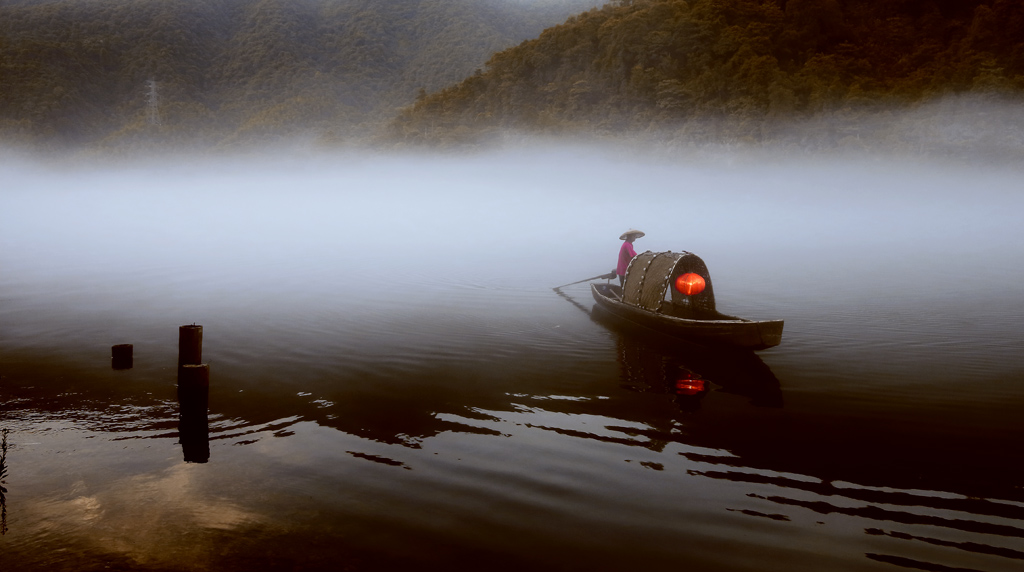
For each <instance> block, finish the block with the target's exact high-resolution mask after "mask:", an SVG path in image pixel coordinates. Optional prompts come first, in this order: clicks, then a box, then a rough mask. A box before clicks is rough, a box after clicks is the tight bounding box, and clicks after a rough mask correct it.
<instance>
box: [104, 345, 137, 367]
mask: <svg viewBox="0 0 1024 572" xmlns="http://www.w3.org/2000/svg"><path fill="white" fill-rule="evenodd" d="M133 351H134V346H132V344H117V345H116V346H113V347H111V348H110V359H111V361H110V366H111V367H112V368H114V369H131V368H132V365H133V363H134V359H133V357H132V352H133Z"/></svg>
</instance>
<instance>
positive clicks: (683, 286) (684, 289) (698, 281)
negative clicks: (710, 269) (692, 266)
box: [676, 272, 704, 296]
mask: <svg viewBox="0 0 1024 572" xmlns="http://www.w3.org/2000/svg"><path fill="white" fill-rule="evenodd" d="M676 290H679V291H680V292H681V293H683V294H686V295H687V296H693V295H695V294H700V293H701V292H703V291H704V278H703V277H701V275H700V274H694V273H693V272H687V273H686V274H680V275H679V277H678V278H676Z"/></svg>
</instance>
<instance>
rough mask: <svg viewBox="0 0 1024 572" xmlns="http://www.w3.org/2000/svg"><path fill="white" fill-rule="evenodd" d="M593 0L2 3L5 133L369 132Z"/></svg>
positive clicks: (141, 136)
mask: <svg viewBox="0 0 1024 572" xmlns="http://www.w3.org/2000/svg"><path fill="white" fill-rule="evenodd" d="M598 4H600V2H599V1H596V0H388V1H386V2H381V1H374V0H305V1H302V2H296V1H294V0H188V1H177V2H169V1H165V0H20V1H19V0H5V1H0V56H2V57H0V143H2V142H8V143H11V142H13V143H19V144H28V145H33V146H43V147H46V146H53V145H65V144H71V145H108V146H121V145H131V144H141V143H142V142H144V141H149V140H150V139H154V138H155V140H158V141H162V142H165V143H166V142H171V143H173V142H182V143H186V142H187V143H195V142H206V143H208V144H218V143H245V142H250V141H265V140H273V139H274V138H279V137H293V136H297V135H302V134H308V135H309V136H312V137H324V136H327V137H331V136H333V137H337V138H345V137H348V136H355V135H359V134H365V133H367V132H370V131H371V130H372V127H373V126H374V125H375V124H377V123H379V122H381V121H383V120H385V119H387V118H390V117H392V116H393V115H394V113H395V110H396V108H397V107H399V106H401V105H405V104H409V103H412V102H413V100H414V98H415V97H416V94H417V93H418V92H419V91H420V90H424V91H433V90H436V89H440V88H441V87H443V86H445V85H448V84H451V83H453V82H455V81H458V80H460V79H461V78H464V77H466V76H467V75H469V74H471V73H473V71H474V70H475V69H477V68H478V67H480V66H481V65H482V64H483V63H484V62H485V61H486V59H487V58H488V57H489V56H490V54H492V53H493V52H495V51H497V50H500V49H503V48H506V47H508V46H511V45H515V44H516V43H518V42H520V41H522V40H525V39H527V38H531V37H535V36H536V35H537V34H539V33H540V31H541V30H543V29H544V28H546V27H548V26H551V25H554V24H557V23H560V22H562V21H564V20H565V19H566V18H567V17H568V16H570V15H571V14H574V13H577V12H580V11H583V10H586V9H588V8H590V7H593V6H596V5H598ZM149 80H154V81H155V82H156V89H155V91H154V92H153V93H150V91H149V90H148V89H147V82H148V81H149ZM153 95H155V96H156V97H155V98H154V97H153ZM150 100H154V102H153V103H151V101H150ZM150 108H155V110H156V114H157V115H156V117H157V118H158V120H157V122H159V125H154V123H155V122H154V121H153V120H152V117H153V116H152V115H150V114H148V113H147V111H148V110H149V109H150Z"/></svg>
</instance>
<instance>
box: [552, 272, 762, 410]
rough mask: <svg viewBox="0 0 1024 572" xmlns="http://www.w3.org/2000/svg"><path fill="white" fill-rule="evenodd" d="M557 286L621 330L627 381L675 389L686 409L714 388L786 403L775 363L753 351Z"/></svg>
mask: <svg viewBox="0 0 1024 572" xmlns="http://www.w3.org/2000/svg"><path fill="white" fill-rule="evenodd" d="M555 292H556V293H557V294H558V295H559V296H561V297H562V298H564V299H565V300H567V301H569V302H570V303H571V304H572V305H574V306H576V307H577V308H579V309H580V310H581V311H583V312H584V313H586V314H587V315H589V316H590V317H591V319H593V320H594V321H595V322H597V323H599V324H601V325H603V326H605V327H607V328H608V329H610V330H611V331H613V332H615V333H616V334H617V339H616V351H617V356H618V360H619V367H620V376H621V379H622V382H623V385H624V386H625V387H626V388H628V389H630V390H633V391H639V392H654V393H665V394H674V396H675V397H674V399H675V402H676V403H677V404H678V405H679V407H680V409H682V410H684V411H697V410H698V409H700V406H701V401H702V400H703V399H704V397H705V396H706V395H707V394H708V393H709V392H710V391H721V392H724V393H731V394H735V395H742V396H745V397H748V398H749V399H750V404H751V405H754V406H757V407H782V390H781V388H780V386H779V380H778V379H777V378H776V377H775V374H773V373H772V370H771V368H769V367H768V365H767V364H765V363H764V362H763V361H762V360H761V358H759V357H758V356H757V354H755V353H754V352H753V351H750V350H740V349H723V348H711V347H707V346H702V345H698V344H694V343H691V342H688V341H685V340H681V339H678V338H674V337H671V336H668V335H665V334H662V333H659V332H655V331H653V330H650V329H648V328H645V327H643V326H641V325H639V324H636V323H634V322H630V321H629V320H625V319H623V318H621V317H619V316H616V315H615V314H613V313H611V312H609V311H608V310H606V309H604V308H602V307H601V306H599V305H597V304H595V305H594V306H593V308H587V307H586V306H584V305H583V304H581V303H579V302H578V301H577V300H575V299H574V298H572V297H571V296H568V295H566V294H565V293H563V292H562V291H561V290H557V289H556V290H555Z"/></svg>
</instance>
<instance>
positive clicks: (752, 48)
mask: <svg viewBox="0 0 1024 572" xmlns="http://www.w3.org/2000/svg"><path fill="white" fill-rule="evenodd" d="M1022 92H1024V3H1022V2H1019V1H1016V0H621V1H618V2H613V3H611V4H608V5H606V6H604V7H602V8H600V9H592V10H590V11H588V12H585V13H582V14H580V15H578V16H576V17H573V18H571V19H570V20H569V21H567V22H566V23H564V24H562V25H559V26H556V27H553V28H550V29H548V30H545V31H544V32H543V33H542V34H541V35H540V37H538V38H536V39H534V40H530V41H527V42H523V43H522V44H521V45H519V46H517V47H513V48H509V49H507V50H504V51H502V52H499V53H497V54H495V55H494V56H493V57H492V58H491V59H490V61H488V63H487V66H486V70H485V71H484V72H482V73H478V74H476V75H473V76H471V77H469V78H467V79H465V80H464V81H462V82H461V83H458V84H456V85H454V86H452V87H449V88H447V89H444V90H442V91H440V92H437V93H434V94H431V95H429V96H426V97H423V98H420V100H418V101H417V103H416V104H415V105H414V106H411V107H410V108H408V109H407V110H406V111H405V112H404V113H403V114H402V115H401V116H400V117H399V118H398V119H397V120H396V121H395V122H394V123H393V124H392V135H393V136H394V137H396V138H399V139H403V140H409V141H419V140H435V141H436V140H438V139H441V140H444V139H445V138H449V139H450V138H451V137H453V134H463V135H465V134H479V133H482V132H487V131H489V130H497V129H504V128H520V129H521V128H527V129H532V130H542V131H567V130H568V131H578V130H588V131H591V132H593V131H595V130H596V131H598V132H601V131H604V132H618V131H621V130H633V131H636V130H640V131H645V130H646V131H652V130H666V129H668V130H676V131H677V132H681V133H686V135H687V136H688V137H691V138H696V139H702V138H703V139H718V140H721V139H726V140H728V139H735V138H747V139H751V138H752V139H755V140H761V139H769V138H771V137H773V136H774V135H775V134H777V133H778V132H779V130H780V129H782V128H783V126H785V125H789V124H792V122H793V121H798V120H803V121H806V120H807V119H808V118H813V117H820V116H823V115H829V116H830V117H831V118H835V116H836V115H837V114H839V115H842V114H843V113H846V114H849V115H851V116H855V117H854V118H862V117H863V115H862V114H864V113H867V112H869V111H870V110H872V109H875V110H877V109H880V108H881V107H882V106H883V105H884V106H886V108H889V107H891V106H893V105H896V106H904V107H906V106H909V105H914V104H918V103H920V102H923V101H929V100H931V99H933V98H935V97H936V96H939V95H943V94H950V93H961V94H962V93H981V94H1011V95H1014V94H1016V95H1014V96H1018V95H1019V94H1020V93H1022ZM855 123H856V122H855V121H852V120H851V121H848V122H846V124H847V125H854V124H855ZM832 125H833V127H831V129H836V127H835V125H837V123H835V122H833V123H832ZM838 125H840V126H841V125H842V122H839V123H838ZM839 129H840V130H842V129H843V127H839ZM851 129H852V128H851Z"/></svg>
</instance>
